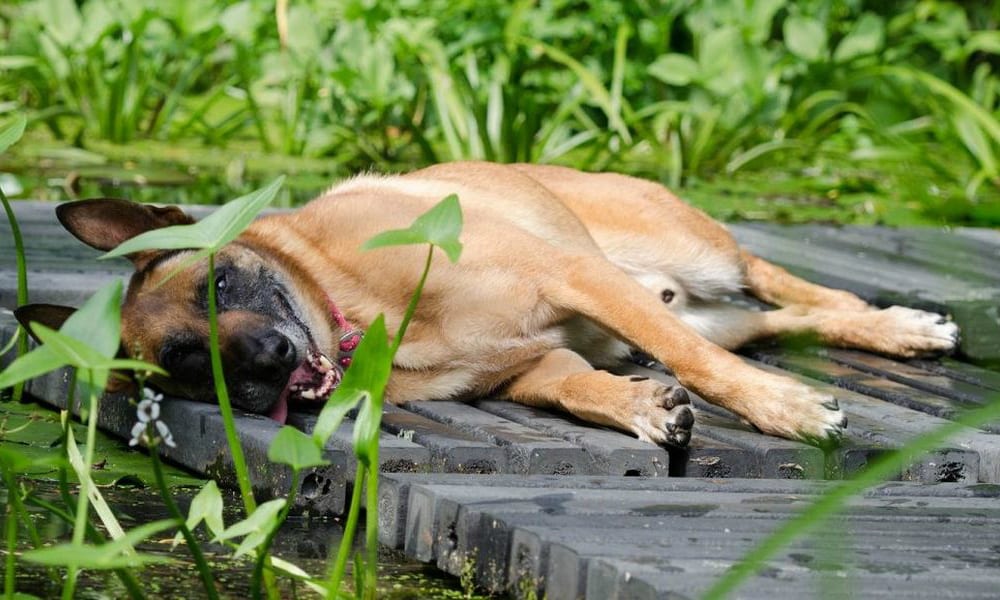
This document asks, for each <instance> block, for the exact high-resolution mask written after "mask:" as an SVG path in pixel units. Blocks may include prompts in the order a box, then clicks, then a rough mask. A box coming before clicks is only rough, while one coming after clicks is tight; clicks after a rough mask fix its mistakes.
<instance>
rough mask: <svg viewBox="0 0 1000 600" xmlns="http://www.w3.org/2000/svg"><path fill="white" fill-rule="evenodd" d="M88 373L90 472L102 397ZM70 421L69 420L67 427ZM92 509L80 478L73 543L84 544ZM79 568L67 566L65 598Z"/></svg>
mask: <svg viewBox="0 0 1000 600" xmlns="http://www.w3.org/2000/svg"><path fill="white" fill-rule="evenodd" d="M86 373H87V384H88V385H87V389H88V390H90V409H89V410H90V413H89V414H88V415H87V447H86V449H85V451H84V453H83V468H84V471H85V472H88V473H89V472H90V465H92V464H93V463H94V444H95V443H96V442H97V410H98V408H99V407H100V401H101V400H100V398H99V397H98V396H97V390H95V389H94V381H93V379H94V378H93V374H92V373H91V372H90V371H86ZM68 423H69V421H68V420H67V427H68V426H69V425H68ZM89 509H90V486H89V485H87V482H86V481H85V480H84V479H83V478H80V490H79V492H78V496H77V500H76V520H75V522H74V523H73V545H74V546H81V547H82V546H83V539H84V535H85V534H86V532H87V512H88V510H89ZM77 575H78V570H77V568H76V564H74V563H70V564H69V565H68V566H67V573H66V585H64V586H63V594H62V597H63V600H71V599H72V598H73V592H74V589H75V588H76V577H77Z"/></svg>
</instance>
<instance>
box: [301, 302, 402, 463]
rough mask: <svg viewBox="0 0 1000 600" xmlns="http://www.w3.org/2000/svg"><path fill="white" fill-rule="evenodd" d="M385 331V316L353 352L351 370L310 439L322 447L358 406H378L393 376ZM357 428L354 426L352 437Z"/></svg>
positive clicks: (372, 325)
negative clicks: (374, 403)
mask: <svg viewBox="0 0 1000 600" xmlns="http://www.w3.org/2000/svg"><path fill="white" fill-rule="evenodd" d="M388 338H389V336H388V334H387V333H386V329H385V316H384V315H381V314H380V315H379V316H378V317H376V319H375V321H373V322H372V324H371V326H369V327H368V330H367V331H366V332H365V337H364V338H362V340H361V343H360V344H358V348H357V350H355V351H354V359H353V361H352V362H351V368H350V369H348V370H347V371H346V372H345V373H344V379H343V381H341V382H340V385H339V386H337V389H336V390H335V391H334V392H333V394H332V395H331V396H330V399H329V400H327V402H326V405H325V406H324V407H323V410H322V411H321V412H320V414H319V418H318V419H317V420H316V426H315V427H314V428H313V433H312V435H313V439H314V440H315V441H316V443H317V444H319V445H321V446H322V445H325V444H326V441H327V440H328V439H329V438H330V436H331V435H333V432H334V431H336V430H337V427H339V426H340V422H341V421H342V420H343V418H344V415H345V414H347V412H348V411H350V410H351V409H352V408H354V407H355V406H357V404H358V403H359V402H363V403H365V404H368V403H370V402H372V398H373V397H376V396H377V398H378V400H377V402H378V404H379V406H381V402H382V394H383V392H384V391H385V386H386V383H388V381H389V374H390V373H391V372H392V350H391V348H390V347H389V339H388ZM358 429H359V426H357V425H356V426H355V436H357V435H358Z"/></svg>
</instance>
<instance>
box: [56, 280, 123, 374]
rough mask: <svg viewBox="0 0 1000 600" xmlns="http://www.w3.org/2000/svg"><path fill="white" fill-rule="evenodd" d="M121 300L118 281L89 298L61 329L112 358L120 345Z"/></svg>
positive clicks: (120, 283)
mask: <svg viewBox="0 0 1000 600" xmlns="http://www.w3.org/2000/svg"><path fill="white" fill-rule="evenodd" d="M121 303H122V282H121V281H120V280H116V281H114V282H112V283H109V284H108V285H105V286H104V287H102V288H101V289H99V290H97V292H95V293H94V295H93V296H91V297H90V298H88V299H87V301H86V302H85V303H84V304H83V306H81V307H80V308H79V309H77V310H76V311H74V312H73V314H72V315H70V316H69V318H68V319H66V322H65V323H63V324H62V326H61V327H60V328H59V332H60V333H63V334H65V335H68V336H70V337H72V338H74V339H76V340H79V341H81V342H83V343H85V344H87V345H88V346H90V347H91V348H93V349H94V350H95V351H97V352H98V353H99V354H101V355H102V356H105V357H108V358H111V357H113V356H115V354H116V353H117V352H118V348H119V346H120V345H121V342H120V338H121Z"/></svg>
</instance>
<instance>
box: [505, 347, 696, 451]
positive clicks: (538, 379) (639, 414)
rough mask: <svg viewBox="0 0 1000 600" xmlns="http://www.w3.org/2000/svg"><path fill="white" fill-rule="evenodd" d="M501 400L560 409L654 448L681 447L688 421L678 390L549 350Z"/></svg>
mask: <svg viewBox="0 0 1000 600" xmlns="http://www.w3.org/2000/svg"><path fill="white" fill-rule="evenodd" d="M507 397H508V398H510V399H511V400H513V401H515V402H519V403H521V404H527V405H529V406H540V407H546V408H548V407H554V408H560V409H562V410H564V411H566V412H568V413H570V414H572V415H574V416H576V417H578V418H580V419H583V420H585V421H589V422H591V423H597V424H600V425H607V426H609V427H614V428H615V429H620V430H623V431H629V432H632V433H634V434H635V435H636V436H637V437H638V438H639V439H641V440H645V441H648V442H653V443H657V444H663V443H666V444H671V445H675V446H684V445H686V444H687V443H688V441H689V440H690V439H691V425H692V424H693V423H694V415H693V414H692V412H691V408H690V407H689V406H688V404H689V403H690V400H689V398H688V395H687V392H686V391H685V390H684V388H682V387H677V386H668V385H664V384H663V383H660V382H659V381H653V380H651V379H647V378H645V377H620V376H617V375H612V374H611V373H608V372H606V371H596V370H594V368H593V367H591V366H590V364H589V363H587V361H586V360H584V359H583V357H581V356H580V355H579V354H576V353H575V352H573V351H572V350H568V349H565V348H559V349H557V350H553V351H551V352H549V353H548V354H546V355H545V356H543V357H542V358H541V359H540V360H539V361H538V363H536V364H535V365H534V366H533V367H532V368H531V369H530V370H528V371H527V372H525V373H523V374H521V375H520V376H519V377H517V378H516V379H515V380H514V381H512V382H511V383H510V384H509V386H508V387H507Z"/></svg>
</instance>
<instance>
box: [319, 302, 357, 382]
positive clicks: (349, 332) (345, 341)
mask: <svg viewBox="0 0 1000 600" xmlns="http://www.w3.org/2000/svg"><path fill="white" fill-rule="evenodd" d="M326 306H327V310H329V311H330V316H331V317H333V322H334V323H336V325H337V327H339V328H340V330H341V331H343V332H344V334H343V335H341V336H340V341H339V342H338V344H337V364H338V365H340V367H341V368H342V369H344V370H346V369H347V367H349V366H351V361H352V360H354V351H355V350H356V349H357V347H358V344H360V343H361V338H363V337H364V335H365V332H364V330H362V329H359V328H358V327H355V326H353V325H351V323H350V321H348V320H347V318H346V317H345V316H344V313H342V312H340V309H339V308H337V305H336V304H334V303H333V300H331V299H330V297H329V296H327V297H326Z"/></svg>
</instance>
